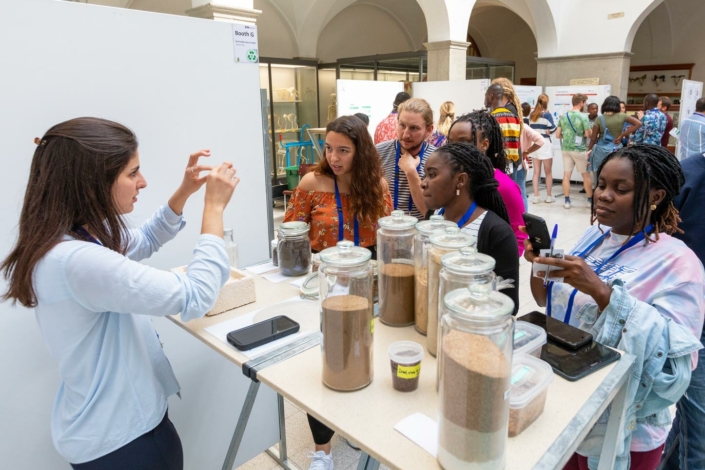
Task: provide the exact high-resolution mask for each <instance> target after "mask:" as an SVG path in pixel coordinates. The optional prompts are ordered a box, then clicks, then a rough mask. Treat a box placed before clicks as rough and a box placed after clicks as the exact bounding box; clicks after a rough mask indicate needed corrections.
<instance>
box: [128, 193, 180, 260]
mask: <svg viewBox="0 0 705 470" xmlns="http://www.w3.org/2000/svg"><path fill="white" fill-rule="evenodd" d="M185 226H186V221H185V220H184V217H183V215H177V214H175V213H174V211H173V210H171V207H169V204H164V205H163V206H161V207H160V208H159V209H157V211H156V212H155V213H154V215H152V217H151V218H150V219H149V220H147V221H146V222H144V223H143V224H142V225H141V226H140V227H139V228H136V229H130V230H129V231H128V232H129V236H130V242H129V244H128V247H127V253H125V256H127V257H128V258H130V259H131V260H135V261H140V260H143V259H147V258H149V257H150V256H152V255H153V254H154V253H156V252H157V251H159V248H161V247H162V246H163V245H164V244H165V243H166V242H168V241H171V240H173V239H174V237H175V236H176V234H177V233H179V231H181V229H182V228H184V227H185Z"/></svg>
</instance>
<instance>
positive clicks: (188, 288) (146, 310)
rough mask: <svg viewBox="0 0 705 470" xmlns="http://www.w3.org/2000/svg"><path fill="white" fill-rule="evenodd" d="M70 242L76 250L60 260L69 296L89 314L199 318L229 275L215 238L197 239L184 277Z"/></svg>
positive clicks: (221, 247) (221, 244)
mask: <svg viewBox="0 0 705 470" xmlns="http://www.w3.org/2000/svg"><path fill="white" fill-rule="evenodd" d="M69 243H76V244H77V248H76V249H75V250H72V251H70V252H69V253H68V254H67V255H66V257H65V258H64V259H63V260H62V267H61V269H62V273H63V276H64V279H65V282H66V285H67V286H68V289H69V292H70V293H71V296H72V297H73V298H74V299H75V300H76V302H78V303H79V304H80V305H81V306H82V307H84V308H85V309H87V310H89V311H92V312H116V313H133V314H142V315H151V316H166V315H176V314H178V313H181V319H182V320H184V321H188V320H192V319H194V318H200V317H202V316H203V315H205V314H206V312H208V311H210V310H211V309H212V308H213V306H214V305H215V302H216V300H217V298H218V294H219V293H220V289H221V288H222V286H223V285H224V284H225V282H226V281H227V280H228V278H229V276H230V266H229V262H228V256H227V253H226V252H225V244H224V242H223V239H222V238H220V237H216V236H215V235H208V234H204V235H201V236H200V238H199V239H198V243H197V244H196V248H195V249H194V252H193V259H192V260H191V262H190V263H189V265H188V267H187V272H186V273H185V274H176V273H172V272H168V271H161V270H159V269H155V268H152V267H150V266H145V265H144V264H141V263H139V262H137V261H133V260H131V259H129V258H126V257H125V256H122V255H121V254H120V253H117V252H115V251H112V250H109V249H107V248H104V247H101V246H98V245H94V244H89V243H82V242H69Z"/></svg>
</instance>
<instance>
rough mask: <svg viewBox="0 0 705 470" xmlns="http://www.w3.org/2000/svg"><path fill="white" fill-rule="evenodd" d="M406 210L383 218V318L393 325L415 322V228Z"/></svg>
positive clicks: (379, 234) (380, 243)
mask: <svg viewBox="0 0 705 470" xmlns="http://www.w3.org/2000/svg"><path fill="white" fill-rule="evenodd" d="M417 222H418V219H417V218H416V217H410V216H407V215H404V211H398V210H397V211H392V215H390V216H388V217H382V218H381V219H379V230H377V265H378V267H377V272H378V277H379V319H380V320H381V321H382V322H383V323H384V324H386V325H390V326H407V325H412V324H413V323H414V234H415V233H416V231H415V230H414V226H415V225H416V223H417Z"/></svg>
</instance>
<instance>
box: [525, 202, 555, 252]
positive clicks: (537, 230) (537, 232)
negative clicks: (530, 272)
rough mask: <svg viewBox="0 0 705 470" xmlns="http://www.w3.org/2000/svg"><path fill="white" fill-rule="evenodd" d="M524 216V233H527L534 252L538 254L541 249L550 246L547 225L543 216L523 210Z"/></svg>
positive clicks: (546, 248)
mask: <svg viewBox="0 0 705 470" xmlns="http://www.w3.org/2000/svg"><path fill="white" fill-rule="evenodd" d="M522 217H523V218H524V226H525V227H526V233H527V234H528V235H529V241H530V242H531V246H532V247H533V249H534V253H535V254H536V255H537V256H538V255H539V254H540V253H541V250H548V249H550V248H551V234H550V233H548V226H546V221H545V220H543V217H539V216H537V215H534V214H529V213H528V212H525V213H524V214H522Z"/></svg>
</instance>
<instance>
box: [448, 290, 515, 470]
mask: <svg viewBox="0 0 705 470" xmlns="http://www.w3.org/2000/svg"><path fill="white" fill-rule="evenodd" d="M513 310H514V302H512V300H511V299H510V298H509V297H507V296H506V295H504V294H500V293H499V292H495V291H492V286H491V285H487V284H473V285H471V286H470V287H468V288H462V289H456V290H454V291H452V292H450V293H448V294H446V296H445V297H444V298H443V315H442V321H441V343H442V347H441V351H440V352H439V362H440V363H441V366H442V368H443V370H442V372H441V380H440V389H439V396H438V407H439V410H438V463H439V464H440V465H441V466H442V467H443V468H446V469H449V468H464V469H473V470H480V469H482V470H493V469H497V470H501V469H504V468H505V445H506V441H507V431H508V424H509V394H510V376H511V370H512V351H513V347H512V344H513V336H512V333H513V330H514V321H513V319H512V315H511V314H512V311H513Z"/></svg>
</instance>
